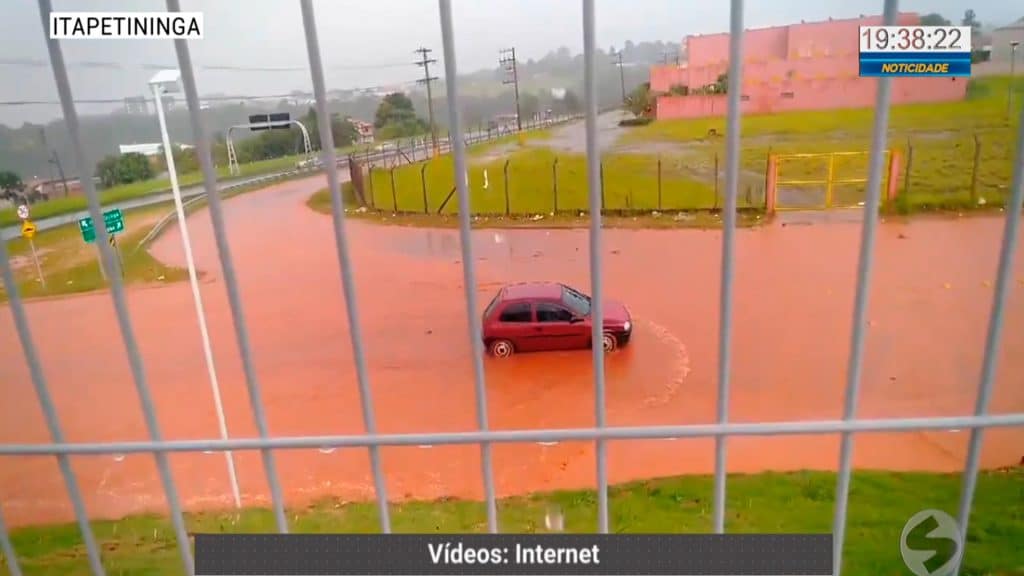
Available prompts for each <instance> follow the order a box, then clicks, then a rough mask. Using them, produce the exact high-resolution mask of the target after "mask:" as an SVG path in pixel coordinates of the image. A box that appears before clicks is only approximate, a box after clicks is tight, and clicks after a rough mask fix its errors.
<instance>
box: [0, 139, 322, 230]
mask: <svg viewBox="0 0 1024 576" xmlns="http://www.w3.org/2000/svg"><path fill="white" fill-rule="evenodd" d="M301 158H302V156H283V157H281V158H273V159H270V160H260V161H259V162H250V163H248V164H241V165H240V166H239V167H238V168H239V174H237V175H232V174H230V173H229V172H228V167H227V166H221V167H219V168H217V179H218V181H220V180H228V179H231V178H246V177H249V176H258V175H261V174H268V173H271V172H278V171H284V170H288V169H291V168H294V167H295V163H296V162H298V161H299V160H300V159H301ZM202 182H203V174H202V172H188V173H185V174H179V175H178V185H179V186H181V187H182V188H186V187H189V186H195V185H198V184H201V183H202ZM170 189H171V181H170V180H168V179H166V178H160V179H152V180H143V181H141V182H132V183H131V184H123V185H121V186H113V187H111V188H108V189H106V190H103V191H101V192H100V204H101V205H103V206H107V205H110V204H116V203H117V202H124V201H125V200H131V199H134V198H139V197H142V196H147V195H150V194H157V193H160V192H167V191H169V190H170ZM56 193H57V194H58V195H59V194H61V193H62V192H61V190H60V187H58V189H57V192H56ZM87 208H88V205H87V203H86V200H85V196H83V195H78V196H72V197H70V198H54V199H52V200H48V201H46V202H39V203H37V204H33V205H32V219H33V220H42V219H44V218H49V217H51V216H58V215H60V214H68V213H71V212H78V211H79V210H85V209H87ZM20 221H21V220H20V219H19V218H18V215H17V212H16V209H15V208H5V209H3V210H0V227H5V226H10V225H12V224H17V223H18V222H20Z"/></svg>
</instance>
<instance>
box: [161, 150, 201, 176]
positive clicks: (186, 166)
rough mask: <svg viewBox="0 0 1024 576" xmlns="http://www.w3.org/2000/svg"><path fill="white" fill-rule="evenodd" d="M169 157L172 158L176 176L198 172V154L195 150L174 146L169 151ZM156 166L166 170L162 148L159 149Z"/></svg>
mask: <svg viewBox="0 0 1024 576" xmlns="http://www.w3.org/2000/svg"><path fill="white" fill-rule="evenodd" d="M171 156H172V157H173V158H174V170H175V171H176V172H177V173H178V174H186V173H188V172H198V171H199V154H198V153H196V149H195V148H183V147H181V146H175V147H174V148H172V149H171ZM158 166H159V167H160V169H161V170H167V156H166V153H165V152H164V147H163V146H161V147H160V156H159V160H158Z"/></svg>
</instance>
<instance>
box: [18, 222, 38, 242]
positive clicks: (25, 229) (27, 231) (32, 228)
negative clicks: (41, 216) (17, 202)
mask: <svg viewBox="0 0 1024 576" xmlns="http://www.w3.org/2000/svg"><path fill="white" fill-rule="evenodd" d="M21 235H22V237H24V238H32V237H33V236H35V235H36V225H35V222H32V221H31V220H25V221H23V222H22V223H21Z"/></svg>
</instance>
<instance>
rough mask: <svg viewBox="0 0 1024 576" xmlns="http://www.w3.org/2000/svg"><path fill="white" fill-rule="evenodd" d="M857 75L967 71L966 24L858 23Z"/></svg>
mask: <svg viewBox="0 0 1024 576" xmlns="http://www.w3.org/2000/svg"><path fill="white" fill-rule="evenodd" d="M860 75H861V76H862V77H872V76H874V77H878V76H919V77H921V76H938V77H957V76H970V75H971V27H970V26H861V27H860Z"/></svg>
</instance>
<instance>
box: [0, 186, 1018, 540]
mask: <svg viewBox="0 0 1024 576" xmlns="http://www.w3.org/2000/svg"><path fill="white" fill-rule="evenodd" d="M322 185H323V179H322V177H317V178H311V179H307V180H302V181H292V182H288V183H283V184H279V185H276V186H273V187H271V188H268V189H266V190H264V191H261V192H256V193H251V194H248V195H244V196H240V197H237V198H233V199H231V200H229V201H227V202H226V203H225V205H224V207H225V218H226V223H227V227H228V230H229V235H230V239H231V249H232V252H233V255H234V261H235V266H236V268H237V272H238V277H239V281H240V285H241V292H242V295H243V297H244V308H245V312H246V315H245V319H246V322H247V325H248V329H249V332H250V335H251V341H252V349H253V355H254V358H255V366H256V370H257V372H258V377H259V383H260V385H261V387H262V391H263V402H264V404H265V406H266V415H267V420H268V422H269V427H270V431H271V433H272V434H275V435H316V434H329V433H338V434H341V433H350V434H351V433H361V432H362V431H363V420H362V416H361V411H360V405H359V395H358V389H357V384H356V377H355V370H354V368H353V361H352V351H351V343H350V340H349V334H348V323H347V318H346V314H345V307H344V300H343V296H342V288H341V281H340V275H339V271H338V262H337V256H336V252H335V248H334V244H333V239H332V238H333V237H332V226H331V219H330V218H328V217H326V216H323V215H320V214H316V213H314V212H312V211H310V210H309V209H308V208H307V207H306V206H305V205H304V202H305V200H306V198H307V197H308V196H309V195H310V194H311V193H312V192H313V191H314V190H316V189H318V188H320V187H321V186H322ZM798 224H799V223H790V225H788V226H782V225H780V224H778V223H776V224H773V225H769V226H765V227H761V228H758V229H751V230H741V231H739V232H738V233H737V236H738V242H737V248H736V256H737V260H736V283H735V302H736V304H735V318H734V325H733V330H732V342H733V350H734V353H733V358H732V389H731V398H730V405H729V412H730V418H731V419H732V420H735V421H745V422H750V421H778V420H790V419H832V418H838V417H840V416H841V413H842V398H843V390H844V386H845V380H846V378H845V374H846V365H847V357H848V353H849V346H850V329H851V320H850V318H851V311H852V306H853V298H854V280H855V268H856V260H857V249H858V245H859V242H860V226H859V224H858V223H855V222H831V223H828V222H817V223H813V224H810V225H798ZM128 225H129V226H131V221H130V218H129V221H128ZM347 227H348V234H349V235H348V237H349V239H350V249H351V253H352V254H353V264H354V270H355V278H356V285H357V292H358V299H359V312H360V320H361V323H362V329H363V336H364V342H365V350H366V359H367V364H368V367H369V379H370V382H371V385H372V389H373V401H374V409H375V412H376V418H377V424H378V427H379V429H380V431H382V432H396V433H398V432H425V431H434V432H436V431H463V430H472V429H475V427H476V415H475V400H474V392H473V389H474V388H473V376H472V366H471V362H470V359H471V356H470V342H469V338H468V332H467V320H466V307H465V306H466V304H465V300H464V297H463V286H462V278H463V276H462V263H461V261H460V258H461V256H460V251H459V243H458V233H457V231H455V230H426V229H416V228H402V227H392V226H379V225H374V224H369V223H366V222H362V221H356V220H350V221H349V222H348V223H347ZM190 230H191V232H192V236H193V241H194V245H195V250H196V258H197V262H198V265H199V267H200V268H201V269H202V270H203V271H204V281H203V285H202V291H203V297H204V300H205V304H206V308H207V313H208V318H209V324H210V331H211V336H212V341H213V349H214V353H215V356H216V369H217V373H218V375H219V379H220V384H221V387H222V390H223V395H224V404H225V411H226V415H227V422H228V428H229V430H230V433H231V435H234V436H247V437H251V436H255V435H256V430H255V426H254V423H253V420H252V416H251V411H250V405H249V399H248V396H247V394H246V386H245V379H244V376H243V373H242V367H241V362H240V358H239V354H238V347H237V344H236V339H235V334H234V331H233V325H232V318H231V313H230V310H229V306H228V302H227V297H226V292H225V288H224V284H223V282H222V279H221V269H220V262H219V260H218V257H217V253H216V248H215V244H214V241H213V234H212V229H211V226H210V220H209V215H208V213H207V212H206V211H203V212H199V213H197V214H195V215H193V216H192V217H191V218H190ZM1002 230H1003V220H1002V218H1000V217H996V216H993V217H978V218H968V219H960V220H948V219H942V220H938V219H920V220H916V221H914V222H911V223H889V222H887V223H883V224H882V225H881V226H880V227H879V230H878V243H877V252H876V254H877V256H876V266H875V268H874V273H873V278H872V292H871V305H870V311H869V314H868V316H869V319H870V325H869V328H868V332H867V348H866V354H865V361H864V372H863V379H862V386H861V394H860V401H859V405H858V407H857V413H858V415H859V416H862V417H867V418H870V417H896V416H928V415H962V414H969V413H971V412H972V411H973V406H974V397H975V394H976V390H977V384H978V379H979V373H980V365H981V354H982V348H983V343H984V335H985V329H986V325H987V318H988V313H989V308H990V306H991V301H992V295H993V289H992V284H993V282H994V279H995V271H996V261H997V258H998V247H999V241H1000V237H1001V234H1002ZM603 252H604V262H605V270H604V283H605V284H604V285H605V292H606V295H607V296H609V297H614V298H618V299H621V300H623V301H625V302H626V303H627V305H628V306H629V307H630V309H631V311H632V313H633V316H634V318H635V322H634V324H635V325H636V328H635V329H634V331H635V336H634V339H633V341H632V342H631V344H630V345H629V347H627V348H625V349H623V350H621V351H619V352H616V353H614V354H613V355H611V356H610V357H609V358H608V359H607V369H606V372H607V420H608V423H609V424H610V425H638V424H672V423H704V422H712V421H714V419H715V410H716V382H717V380H716V362H717V357H718V346H717V342H718V310H719V302H718V289H719V275H720V265H721V263H720V257H721V233H720V232H718V231H700V230H675V231H641V230H606V231H605V232H604V247H603ZM153 253H154V255H155V256H156V257H157V258H159V259H161V260H163V261H165V262H168V263H170V264H176V265H183V262H184V257H183V253H182V248H181V239H180V236H179V234H178V231H177V230H176V229H174V230H171V231H170V232H169V233H167V234H165V235H164V236H163V237H162V238H160V240H159V241H158V242H157V243H156V244H155V245H154V246H153ZM473 253H474V257H475V258H476V265H477V282H478V286H477V289H478V290H479V294H480V305H481V306H483V305H485V304H486V303H487V301H488V300H489V299H490V297H491V296H492V295H493V294H494V292H495V290H496V289H497V288H498V287H499V286H500V285H501V284H502V283H505V282H510V281H521V280H557V281H562V282H566V283H570V284H573V285H575V286H577V287H579V288H580V289H583V290H586V291H589V288H590V281H589V269H588V243H587V231H586V230H536V229H530V230H525V229H520V230H501V231H498V230H478V231H475V232H474V233H473ZM1020 260H1021V259H1018V261H1017V262H1016V267H1015V270H1016V273H1015V277H1014V280H1013V289H1012V292H1011V295H1010V301H1009V307H1008V313H1007V317H1006V331H1005V339H1004V341H1003V346H1002V353H1001V358H1000V362H999V372H998V380H997V385H996V391H995V395H994V398H993V403H992V409H993V411H995V412H1011V411H1021V410H1024V386H1021V382H1022V376H1024V299H1022V296H1024V279H1022V277H1024V262H1021V261H1020ZM129 306H130V309H131V313H132V319H133V325H134V329H135V333H136V336H137V338H138V342H139V345H140V347H141V351H142V354H143V358H144V360H145V370H146V375H147V378H148V381H149V385H150V386H151V387H152V390H153V396H154V400H155V403H156V406H157V410H158V416H159V421H160V426H161V428H162V431H163V434H164V437H165V438H170V439H197V438H215V437H217V435H218V431H217V420H216V414H215V411H214V408H213V400H212V393H211V390H210V383H209V379H208V376H207V371H206V365H205V362H204V359H203V354H202V348H201V344H200V339H199V330H198V325H197V322H196V316H195V312H194V309H193V303H192V297H191V293H190V290H189V286H188V284H187V283H178V284H174V285H168V286H161V287H144V288H137V289H132V290H130V291H129ZM0 310H2V312H0V316H2V318H0V326H3V329H2V330H0V355H2V357H0V386H2V398H3V401H2V402H0V442H46V441H48V439H49V436H48V433H47V431H46V427H45V425H44V422H43V418H42V415H41V411H40V409H39V407H38V404H37V401H36V397H35V395H34V392H33V389H32V386H31V383H30V380H29V374H28V370H27V367H26V365H25V362H24V359H23V357H22V355H21V349H20V345H19V343H18V341H17V338H16V335H15V332H14V329H13V325H12V323H11V319H10V314H9V311H8V309H7V308H3V309H0ZM28 311H29V316H30V321H31V325H32V327H33V334H34V337H35V340H36V342H37V343H38V345H39V348H40V351H41V355H42V359H43V362H44V364H45V367H46V376H47V377H48V379H49V384H50V387H51V390H52V392H53V395H54V397H55V401H56V404H57V408H58V410H59V414H60V418H61V421H62V423H63V426H64V430H65V433H66V435H67V437H68V439H69V440H70V441H76V442H86V441H110V440H141V439H145V438H146V429H145V425H144V423H143V419H142V415H141V411H140V405H139V400H138V396H137V394H136V392H135V388H134V385H133V381H132V378H131V375H130V372H129V367H128V363H127V360H126V356H125V352H124V346H123V343H122V340H121V336H120V333H119V331H118V328H117V324H116V321H115V316H114V311H113V307H112V305H111V300H110V295H109V294H107V293H96V294H89V295H83V296H76V297H69V298H65V299H59V300H49V301H39V302H33V303H31V304H29V305H28ZM478 316H479V314H478V312H476V311H474V312H473V317H474V318H476V317H478ZM485 366H486V377H487V395H488V398H487V402H488V410H489V418H490V425H491V427H492V428H497V429H509V428H539V427H572V426H589V425H592V424H593V422H594V394H593V384H592V375H591V357H590V353H589V352H587V351H581V352H563V353H558V352H556V353H541V354H532V355H529V354H524V355H520V356H517V357H514V358H512V359H509V360H506V361H493V360H491V359H488V360H486V361H485ZM967 436H968V435H967V434H966V433H964V432H961V431H957V430H941V431H935V432H914V433H901V434H864V435H858V440H857V442H856V452H855V464H856V465H857V466H858V467H862V468H889V469H903V470H946V471H952V470H957V469H959V468H961V467H962V465H963V462H964V458H965V451H966V440H967ZM838 444H839V442H838V437H837V436H836V435H821V436H809V437H772V438H736V439H732V440H730V442H729V453H728V456H729V461H728V468H729V470H730V471H734V472H751V471H759V470H766V469H772V470H792V469H805V468H806V469H831V468H834V467H835V465H836V462H837V460H838ZM381 453H382V460H383V468H384V472H385V475H386V477H387V488H388V491H389V496H390V497H391V498H392V499H395V500H401V499H409V498H437V497H441V496H450V497H468V498H480V497H482V482H481V477H480V459H479V453H480V452H479V448H477V447H476V446H452V447H443V446H411V447H401V448H384V449H382V451H381ZM1022 455H1024V433H1022V431H1021V430H1019V429H1012V430H1011V429H1003V430H994V431H991V432H989V433H987V434H986V436H985V448H984V452H983V458H982V462H983V465H985V466H988V467H994V466H1003V465H1009V464H1013V463H1016V462H1017V461H1018V460H1020V458H1021V456H1022ZM235 457H236V460H237V463H238V477H239V481H240V484H241V491H242V493H243V498H244V500H245V501H246V502H247V503H254V504H262V503H266V502H267V492H268V491H267V484H266V481H265V476H264V472H263V468H262V465H261V461H260V457H259V454H258V453H254V452H245V453H238V454H236V455H235ZM713 459H714V454H713V441H712V440H679V441H670V440H649V441H628V442H626V441H622V442H614V443H611V444H610V445H609V474H610V480H611V481H613V482H619V481H625V480H630V479H636V478H643V477H652V476H659V475H669V474H683V473H710V472H711V471H712V469H713ZM368 461H369V458H368V455H367V451H366V450H365V449H338V450H333V451H331V450H303V451H282V452H278V453H277V463H278V468H279V472H280V475H281V481H282V484H283V486H284V489H285V492H286V495H287V500H288V503H289V504H299V503H302V502H303V501H308V500H311V499H314V498H317V497H321V496H325V495H333V496H337V497H341V498H344V499H350V500H353V499H369V498H372V497H373V482H372V478H371V475H370V471H369V464H368ZM171 463H172V467H173V472H174V478H175V481H176V483H177V488H178V491H179V493H180V495H181V498H182V500H183V502H185V504H186V505H187V506H188V507H189V508H190V509H198V508H203V507H221V506H230V504H231V496H230V490H229V483H228V480H227V473H226V467H225V459H224V457H223V456H222V455H220V454H205V453H197V454H174V455H172V456H171ZM74 467H75V470H76V471H77V472H78V475H79V480H80V482H81V485H82V489H83V491H84V492H85V495H86V498H87V505H88V508H89V511H90V513H91V514H92V515H94V516H96V517H116V516H120V515H124V514H129V513H136V512H140V511H150V510H161V509H163V508H164V507H165V501H164V496H163V490H162V487H161V485H160V482H159V480H158V476H157V474H156V468H155V465H154V462H153V458H152V456H149V455H130V456H96V457H79V458H75V459H74ZM494 471H495V480H496V484H497V490H498V492H499V495H510V494H516V493H523V492H528V491H535V490H546V489H556V488H584V487H590V486H593V485H594V482H595V464H594V449H593V445H592V444H588V443H561V444H556V445H540V444H534V443H530V444H527V445H512V444H510V445H496V446H495V447H494ZM0 503H2V505H3V507H4V514H5V515H6V516H7V519H8V521H9V522H10V523H12V524H15V525H23V524H31V523H37V522H45V521H55V520H70V519H71V518H72V514H71V510H70V506H69V503H68V499H67V496H66V494H65V490H64V486H63V482H62V480H61V477H60V475H59V473H58V469H57V466H56V463H55V461H54V458H52V457H25V458H6V459H4V461H3V465H2V466H0Z"/></svg>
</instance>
